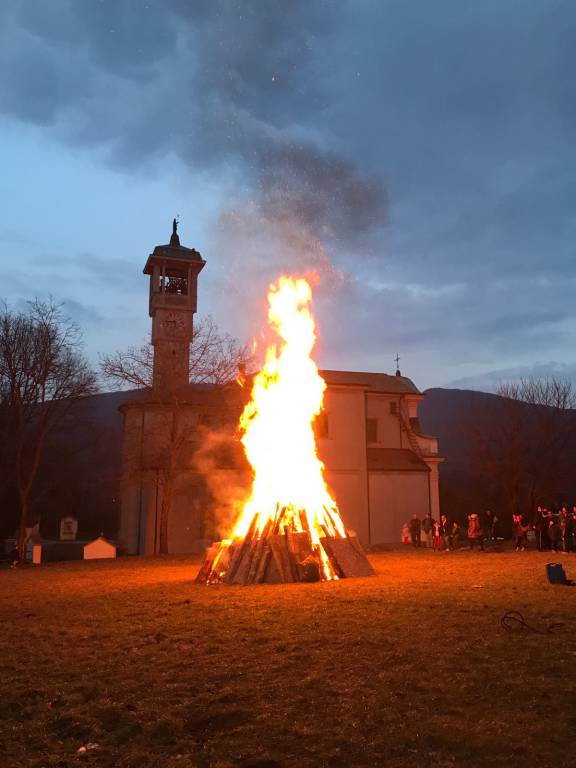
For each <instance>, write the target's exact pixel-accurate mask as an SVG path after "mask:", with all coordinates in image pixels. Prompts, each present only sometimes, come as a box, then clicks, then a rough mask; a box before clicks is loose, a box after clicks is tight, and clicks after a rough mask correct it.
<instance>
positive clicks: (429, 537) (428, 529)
mask: <svg viewBox="0 0 576 768" xmlns="http://www.w3.org/2000/svg"><path fill="white" fill-rule="evenodd" d="M435 523H436V520H434V518H433V517H432V515H431V513H430V512H426V514H425V515H424V520H422V530H423V531H424V537H425V539H426V546H427V547H428V548H431V547H432V542H433V540H434V525H435Z"/></svg>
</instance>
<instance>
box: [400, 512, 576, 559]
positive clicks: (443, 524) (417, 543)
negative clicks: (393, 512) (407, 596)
mask: <svg viewBox="0 0 576 768" xmlns="http://www.w3.org/2000/svg"><path fill="white" fill-rule="evenodd" d="M497 526H498V518H497V517H496V515H495V514H494V513H493V512H491V511H490V510H488V511H487V512H485V513H484V515H483V516H482V517H481V516H480V515H478V514H476V513H472V514H470V515H468V517H467V523H466V524H465V525H461V524H460V523H459V522H458V521H456V520H452V521H451V520H448V517H447V516H446V515H440V520H435V519H434V518H433V517H432V515H431V513H430V512H428V513H427V514H426V515H425V516H424V517H423V518H422V519H420V518H419V517H418V515H416V514H415V515H412V519H411V520H410V522H408V523H405V524H404V526H403V528H402V541H403V543H404V544H411V545H412V546H413V547H428V548H430V549H434V550H443V551H446V552H450V551H451V550H455V549H460V548H461V547H462V546H463V543H464V542H463V540H464V538H465V539H466V542H467V544H468V548H469V549H471V550H472V549H478V550H483V549H484V543H485V542H486V541H496V539H497V538H499V537H498V536H497V533H498V531H497ZM512 532H513V539H514V546H515V549H516V552H524V551H525V550H526V549H527V548H528V546H529V541H534V545H535V547H536V548H537V549H538V550H539V551H541V552H544V551H547V550H550V551H554V552H559V551H562V552H576V505H574V506H573V507H572V510H570V509H569V507H568V506H563V507H561V508H559V509H555V510H551V509H547V508H546V507H542V506H539V507H538V509H537V511H536V514H535V517H534V520H533V521H529V520H527V519H526V517H525V516H524V515H520V514H518V515H513V516H512Z"/></svg>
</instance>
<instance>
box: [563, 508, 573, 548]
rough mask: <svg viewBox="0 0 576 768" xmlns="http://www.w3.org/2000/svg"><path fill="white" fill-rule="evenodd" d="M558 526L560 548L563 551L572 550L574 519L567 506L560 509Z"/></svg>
mask: <svg viewBox="0 0 576 768" xmlns="http://www.w3.org/2000/svg"><path fill="white" fill-rule="evenodd" d="M560 528H561V530H562V549H563V550H564V552H572V549H573V544H574V520H573V518H572V514H571V513H570V512H568V508H567V507H562V509H561V511H560Z"/></svg>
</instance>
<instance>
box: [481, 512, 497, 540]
mask: <svg viewBox="0 0 576 768" xmlns="http://www.w3.org/2000/svg"><path fill="white" fill-rule="evenodd" d="M497 522H498V518H497V517H496V515H495V514H494V512H491V511H490V510H489V509H488V510H487V511H486V514H485V515H484V533H485V536H486V540H487V541H495V540H496V523H497Z"/></svg>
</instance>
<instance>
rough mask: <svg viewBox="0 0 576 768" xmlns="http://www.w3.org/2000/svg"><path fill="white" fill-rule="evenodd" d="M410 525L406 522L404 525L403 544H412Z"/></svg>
mask: <svg viewBox="0 0 576 768" xmlns="http://www.w3.org/2000/svg"><path fill="white" fill-rule="evenodd" d="M410 541H411V539H410V526H409V525H408V523H404V525H403V526H402V544H410Z"/></svg>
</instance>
